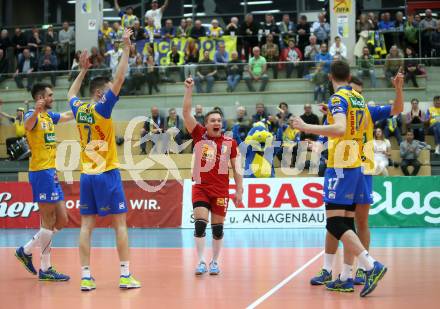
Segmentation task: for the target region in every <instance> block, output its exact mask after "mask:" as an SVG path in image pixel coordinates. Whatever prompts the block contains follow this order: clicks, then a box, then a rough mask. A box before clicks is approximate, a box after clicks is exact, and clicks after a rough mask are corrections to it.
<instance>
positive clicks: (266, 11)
mask: <svg viewBox="0 0 440 309" xmlns="http://www.w3.org/2000/svg"><path fill="white" fill-rule="evenodd" d="M280 12H281V11H280V10H264V11H252V12H251V13H252V14H274V13H280Z"/></svg>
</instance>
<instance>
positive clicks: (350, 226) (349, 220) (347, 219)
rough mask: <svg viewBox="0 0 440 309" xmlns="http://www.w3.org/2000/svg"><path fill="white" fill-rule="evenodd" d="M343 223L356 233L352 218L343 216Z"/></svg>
mask: <svg viewBox="0 0 440 309" xmlns="http://www.w3.org/2000/svg"><path fill="white" fill-rule="evenodd" d="M344 220H345V224H346V225H347V226H348V227H349V228H350V230H352V231H353V232H355V233H356V226H355V224H354V218H350V217H345V218H344Z"/></svg>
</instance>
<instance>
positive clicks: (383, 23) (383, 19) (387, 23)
mask: <svg viewBox="0 0 440 309" xmlns="http://www.w3.org/2000/svg"><path fill="white" fill-rule="evenodd" d="M378 27H379V30H391V29H392V28H394V22H393V21H392V20H391V15H390V13H389V12H384V13H382V14H381V16H380V22H379V24H378Z"/></svg>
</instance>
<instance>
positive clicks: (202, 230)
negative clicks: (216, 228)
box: [194, 206, 209, 275]
mask: <svg viewBox="0 0 440 309" xmlns="http://www.w3.org/2000/svg"><path fill="white" fill-rule="evenodd" d="M194 219H195V222H194V228H195V230H194V240H195V243H196V249H197V256H198V258H199V263H198V266H197V268H196V271H195V274H196V275H202V274H204V273H205V272H206V271H207V268H206V262H205V256H204V255H205V246H206V239H205V238H206V237H205V235H206V226H207V225H208V220H209V210H208V208H206V207H202V206H200V207H195V208H194Z"/></svg>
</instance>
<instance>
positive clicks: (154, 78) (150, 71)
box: [145, 55, 160, 95]
mask: <svg viewBox="0 0 440 309" xmlns="http://www.w3.org/2000/svg"><path fill="white" fill-rule="evenodd" d="M145 66H146V68H145V80H146V81H147V85H148V94H149V95H151V94H152V93H153V88H154V90H156V92H157V93H159V92H160V90H159V87H157V84H158V83H159V70H158V67H157V64H156V62H155V60H154V56H152V55H149V56H147V61H146V62H145Z"/></svg>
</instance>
